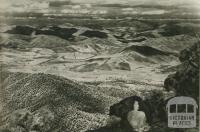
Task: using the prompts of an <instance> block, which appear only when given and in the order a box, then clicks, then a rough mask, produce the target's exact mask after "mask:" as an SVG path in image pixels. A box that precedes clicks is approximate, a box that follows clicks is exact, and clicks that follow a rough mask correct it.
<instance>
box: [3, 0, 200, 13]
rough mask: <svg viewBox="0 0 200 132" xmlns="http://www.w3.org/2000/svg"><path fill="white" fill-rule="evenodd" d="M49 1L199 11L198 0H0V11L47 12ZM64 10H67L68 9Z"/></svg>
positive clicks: (89, 5)
mask: <svg viewBox="0 0 200 132" xmlns="http://www.w3.org/2000/svg"><path fill="white" fill-rule="evenodd" d="M50 1H71V2H72V3H75V4H77V5H76V6H73V7H72V8H77V9H78V7H80V6H79V5H80V4H88V6H87V7H88V8H91V5H93V4H95V5H98V4H125V5H162V6H172V5H173V6H188V7H191V8H198V9H199V12H200V0H0V12H27V11H33V10H35V11H37V10H38V11H41V12H49V2H50ZM77 9H74V10H77ZM65 10H68V11H69V10H70V9H65ZM86 12H87V11H86Z"/></svg>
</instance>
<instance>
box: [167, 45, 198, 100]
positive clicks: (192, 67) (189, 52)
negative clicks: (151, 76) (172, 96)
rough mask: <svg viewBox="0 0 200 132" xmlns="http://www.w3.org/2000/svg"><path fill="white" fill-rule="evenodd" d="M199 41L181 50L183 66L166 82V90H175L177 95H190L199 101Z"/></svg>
mask: <svg viewBox="0 0 200 132" xmlns="http://www.w3.org/2000/svg"><path fill="white" fill-rule="evenodd" d="M199 44H200V43H199V42H198V43H196V44H194V45H193V46H192V47H190V48H186V49H184V50H183V51H181V53H180V56H179V60H180V61H181V63H182V64H181V66H180V68H179V69H178V71H177V72H176V73H175V74H171V75H169V76H168V77H167V79H166V80H165V82H164V87H165V88H166V90H168V91H170V90H173V91H175V92H176V95H177V96H180V95H182V96H190V97H193V98H194V99H196V101H199V55H200V49H199Z"/></svg>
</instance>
